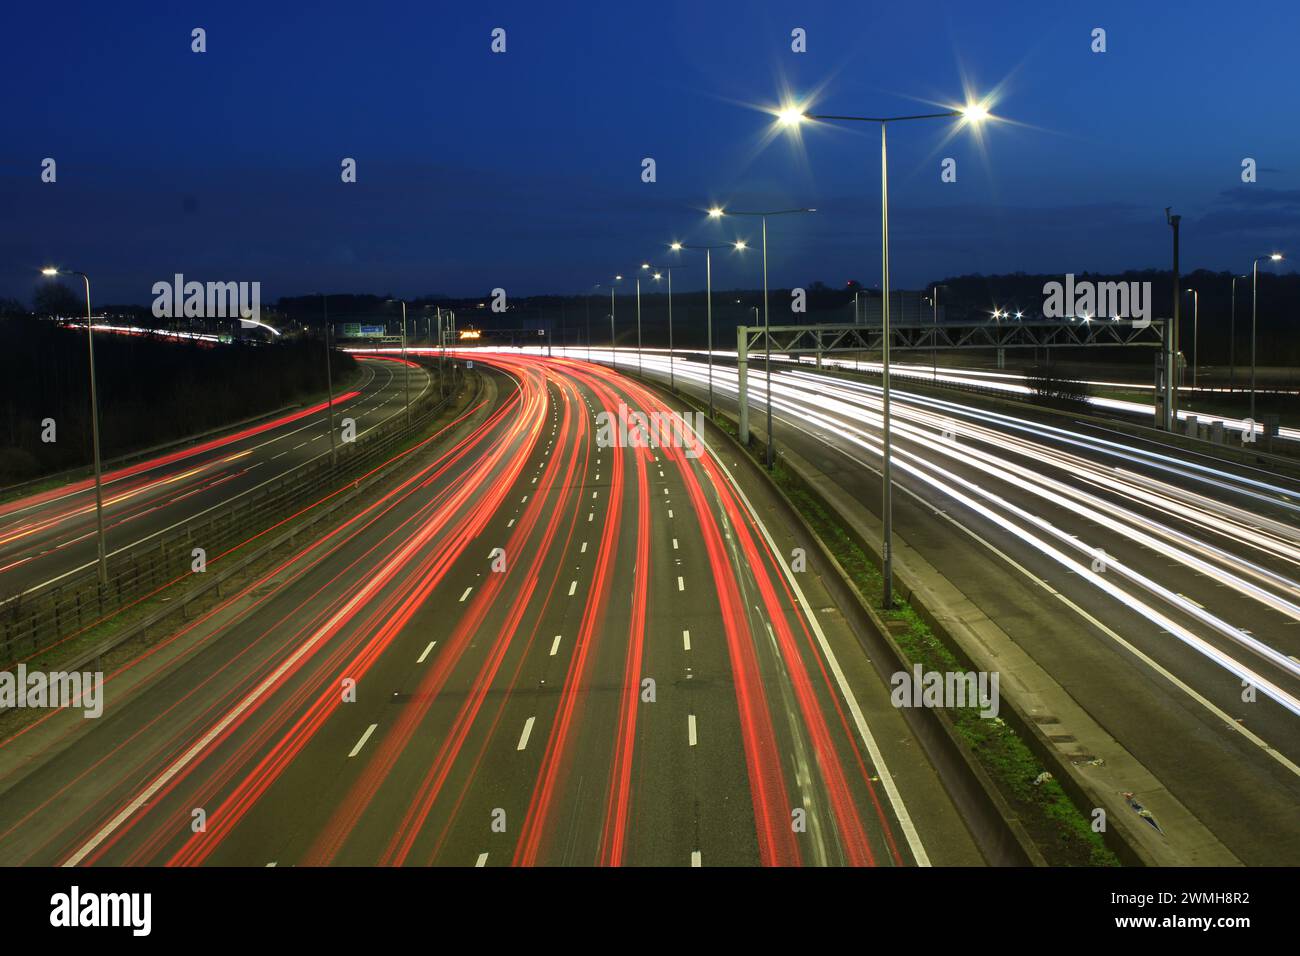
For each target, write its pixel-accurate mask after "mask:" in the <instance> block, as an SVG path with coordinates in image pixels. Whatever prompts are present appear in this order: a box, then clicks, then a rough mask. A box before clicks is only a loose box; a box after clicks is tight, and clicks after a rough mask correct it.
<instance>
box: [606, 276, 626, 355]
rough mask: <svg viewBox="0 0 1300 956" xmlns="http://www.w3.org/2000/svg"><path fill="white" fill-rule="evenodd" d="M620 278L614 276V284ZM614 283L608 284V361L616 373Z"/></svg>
mask: <svg viewBox="0 0 1300 956" xmlns="http://www.w3.org/2000/svg"><path fill="white" fill-rule="evenodd" d="M622 281H623V277H622V276H614V282H622ZM614 282H611V283H610V284H609V357H610V358H609V360H610V363H611V365H612V367H613V369H614V370H615V371H618V348H617V347H616V344H617V343H616V340H615V338H614Z"/></svg>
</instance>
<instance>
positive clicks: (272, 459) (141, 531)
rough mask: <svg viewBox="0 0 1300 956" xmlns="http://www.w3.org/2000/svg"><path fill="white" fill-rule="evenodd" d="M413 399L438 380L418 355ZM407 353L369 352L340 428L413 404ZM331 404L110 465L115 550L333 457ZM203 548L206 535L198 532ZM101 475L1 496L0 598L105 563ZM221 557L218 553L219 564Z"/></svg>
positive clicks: (338, 409) (361, 428)
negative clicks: (98, 506) (347, 421)
mask: <svg viewBox="0 0 1300 956" xmlns="http://www.w3.org/2000/svg"><path fill="white" fill-rule="evenodd" d="M410 376H411V383H410V389H411V401H412V403H414V402H415V401H416V400H417V398H418V397H419V396H421V395H423V394H424V393H425V392H427V391H428V389H429V388H430V387H431V378H430V376H429V374H428V373H427V372H426V371H425V370H424V369H423V368H420V367H419V366H415V365H414V363H412V367H411V371H410ZM405 408H406V406H405V398H404V383H403V375H402V365H401V363H400V361H398V360H396V359H391V358H385V359H376V358H363V359H361V380H360V382H359V383H358V384H357V387H356V389H355V390H353V391H349V392H345V393H342V394H340V395H339V396H337V397H336V398H335V400H334V419H335V426H336V427H338V428H341V425H340V422H341V420H342V419H343V418H353V419H355V420H356V423H357V440H358V441H365V436H366V435H367V434H368V433H369V432H370V431H372V430H373V429H375V428H377V427H379V426H380V425H383V424H384V423H385V422H388V421H390V420H392V419H393V418H394V417H395V416H397V415H400V414H403V413H404V411H405ZM328 424H329V416H328V414H327V413H326V403H325V402H320V403H319V404H316V405H312V406H311V407H308V408H304V409H301V410H299V411H296V412H292V413H289V414H286V415H283V416H280V417H278V418H276V419H274V420H271V421H267V422H263V423H261V424H258V425H255V426H252V427H250V428H245V429H242V430H240V431H237V432H235V433H233V434H230V435H224V436H221V437H219V438H215V439H212V440H210V441H203V442H200V443H199V444H197V445H194V446H192V447H188V448H184V449H181V450H179V451H175V452H171V453H168V454H163V455H160V456H158V457H156V458H153V459H150V460H148V461H143V462H139V463H136V464H133V465H129V466H127V467H124V468H120V469H117V470H114V471H110V472H107V473H105V475H104V479H103V494H104V531H105V540H106V541H107V546H108V554H109V556H110V558H111V557H112V556H113V555H116V554H129V553H131V552H132V551H133V550H135V549H137V548H150V547H154V546H156V543H157V542H156V539H157V537H158V536H159V535H160V534H162V533H164V532H165V531H167V530H169V529H171V528H173V527H176V526H177V525H180V524H182V523H183V522H185V521H187V520H190V519H193V518H197V517H200V516H202V515H205V514H209V513H212V512H215V511H217V510H219V509H221V508H223V507H225V506H228V505H230V504H231V503H232V502H236V501H238V500H239V499H240V497H241V496H244V495H248V494H249V493H251V492H254V491H256V490H257V489H259V488H262V487H264V486H265V485H267V484H269V483H271V482H273V481H275V480H277V479H279V478H282V477H284V476H286V475H288V474H291V473H292V472H293V471H295V470H296V469H299V468H302V467H304V466H306V465H309V464H311V463H312V462H316V461H320V460H322V459H325V458H328V456H329V454H330V445H329V430H328ZM194 544H195V545H196V546H199V547H202V544H203V543H202V542H201V541H198V540H196V541H195V542H194ZM96 555H97V550H96V543H95V482H94V478H93V477H92V478H87V479H83V480H81V481H78V482H76V483H74V484H70V485H66V486H63V487H59V488H56V489H51V490H49V491H44V492H41V493H39V494H35V495H31V496H29V497H26V498H21V499H16V500H13V501H8V502H4V503H3V504H0V600H9V599H12V598H13V597H15V596H18V595H25V594H31V593H36V592H39V591H42V590H44V589H46V588H50V587H54V586H56V585H59V584H61V583H63V582H66V581H69V580H70V579H73V578H75V577H76V576H77V575H78V574H79V573H82V574H84V573H85V572H86V571H88V570H92V569H93V568H94V566H95V562H96ZM215 557H216V555H213V554H209V556H208V558H209V561H210V562H211V561H212V559H214V558H215Z"/></svg>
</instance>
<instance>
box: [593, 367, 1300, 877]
mask: <svg viewBox="0 0 1300 956" xmlns="http://www.w3.org/2000/svg"><path fill="white" fill-rule="evenodd" d="M570 351H571V354H572V355H574V356H580V357H583V358H585V356H586V350H585V349H572V350H570ZM593 358H594V359H595V360H596V361H598V362H600V361H608V360H609V356H608V352H607V351H605V352H602V351H601V350H596V351H595V352H594V353H593ZM619 362H620V364H621V365H622V366H624V367H625V368H630V367H634V366H635V362H636V355H635V352H631V353H629V352H627V351H620V354H619ZM644 365H645V369H646V374H647V375H650V376H653V377H655V378H656V379H657V380H660V381H664V380H666V379H667V375H668V362H667V358H666V356H665V355H663V354H662V353H658V354H653V355H652V354H649V353H647V354H646V355H645V356H644ZM675 373H676V375H675V377H676V381H677V383H678V386H679V387H685V388H687V389H689V390H690V391H691V392H692V393H693V394H695V395H697V396H703V395H704V394H705V387H706V369H705V367H704V365H703V364H702V363H698V362H693V361H692V362H684V361H682V360H680V359H678V360H677V361H676V362H675ZM749 382H750V388H751V390H752V391H751V395H752V398H751V403H752V404H751V424H752V426H754V427H756V428H759V429H761V428H762V427H763V426H764V425H765V421H766V405H765V391H764V388H765V383H764V374H763V370H762V366H761V363H758V364H756V365H752V366H751V370H750V376H749ZM714 388H715V395H716V398H717V401H718V403H719V405H720V407H723V408H728V409H730V410H731V411H732V412H733V413H734V410H735V407H736V399H735V396H736V370H735V368H734V367H727V366H725V365H721V364H718V365H715V367H714ZM773 391H774V393H775V397H776V400H775V406H774V411H775V414H776V422H777V424H776V429H777V443H778V447H788V448H791V449H793V450H795V451H796V452H797V453H798V454H799V455H801V456H802V457H803V458H804V459H806V460H807V461H809V462H812V463H813V464H814V465H815V467H816V468H817V469H818V470H820V471H821V472H823V473H824V474H826V475H828V476H830V477H831V478H832V479H834V481H835V482H836V483H837V484H838V485H839V486H840V487H841V488H842V489H843V491H844V492H845V493H846V494H848V495H850V496H852V498H854V499H856V500H857V501H858V502H859V503H860V505H861V507H863V508H864V509H865V510H866V511H868V512H871V513H875V514H879V510H880V480H879V468H880V443H879V436H880V427H881V402H880V389H879V386H878V385H874V384H870V383H865V382H861V381H852V380H849V379H846V378H842V377H835V376H833V375H825V374H818V373H816V372H814V371H810V370H807V369H792V368H789V367H785V368H782V369H781V370H780V371H774V377H773ZM893 437H894V450H895V455H894V481H895V485H896V492H895V495H894V507H895V514H894V523H895V524H894V527H895V532H896V534H897V535H898V536H899V538H900V539H901V540H902V541H904V542H906V543H907V544H908V545H910V546H911V547H913V548H915V549H917V551H919V552H920V553H921V554H922V555H923V556H924V557H925V558H926V559H927V560H928V561H929V562H930V563H931V564H933V565H934V566H935V567H936V568H937V569H938V570H939V571H941V572H942V573H943V575H944V576H945V577H946V578H947V579H949V580H950V581H952V582H954V583H956V584H957V585H958V586H959V587H960V588H961V589H962V590H963V591H964V592H965V593H966V595H967V596H968V597H969V598H970V599H971V600H972V601H974V602H975V603H976V604H977V605H978V606H979V607H980V608H982V609H983V610H984V611H985V613H986V614H987V615H988V617H990V618H991V619H993V620H994V621H996V622H997V623H998V624H999V625H1001V626H1002V628H1003V629H1004V630H1005V631H1006V632H1007V633H1008V634H1009V635H1010V636H1011V637H1012V638H1013V639H1014V640H1015V642H1016V643H1017V644H1018V645H1020V646H1021V647H1022V648H1023V649H1025V650H1026V651H1027V652H1028V653H1029V654H1030V655H1031V656H1032V657H1033V658H1034V659H1035V660H1036V661H1037V662H1038V663H1039V664H1040V665H1041V666H1043V667H1044V668H1045V669H1046V670H1047V671H1048V672H1049V673H1050V674H1052V675H1053V676H1054V677H1055V679H1056V680H1057V681H1058V682H1059V683H1060V684H1061V685H1062V686H1063V687H1064V688H1065V689H1066V690H1067V691H1068V692H1069V693H1070V694H1071V695H1072V696H1073V697H1074V698H1075V700H1076V701H1077V702H1078V703H1080V704H1081V705H1082V706H1083V707H1084V708H1085V709H1086V710H1087V711H1088V712H1089V713H1090V714H1091V715H1092V716H1093V717H1094V718H1095V719H1096V720H1097V721H1099V722H1100V723H1101V724H1102V726H1103V727H1104V728H1105V729H1106V730H1107V731H1109V732H1110V734H1111V735H1113V736H1114V737H1115V738H1116V739H1118V740H1119V741H1121V742H1122V743H1123V744H1124V745H1126V746H1127V747H1128V749H1129V750H1130V751H1131V752H1132V753H1133V754H1134V755H1135V756H1136V757H1137V758H1138V759H1139V760H1140V761H1141V762H1142V763H1143V764H1144V765H1145V766H1147V767H1148V768H1149V769H1151V770H1152V771H1153V772H1154V773H1155V774H1156V775H1157V776H1158V777H1159V779H1160V780H1161V781H1162V782H1163V783H1164V785H1165V786H1166V787H1168V788H1169V790H1170V792H1172V793H1173V794H1174V795H1175V796H1176V797H1177V798H1178V799H1179V800H1180V801H1181V802H1182V803H1183V804H1184V805H1185V806H1186V807H1188V808H1189V809H1190V810H1191V811H1192V812H1193V814H1194V815H1195V816H1196V817H1197V818H1198V819H1200V820H1201V821H1202V822H1204V823H1205V824H1206V825H1207V826H1208V827H1209V828H1210V829H1211V830H1212V831H1213V832H1214V833H1215V834H1216V835H1217V836H1218V838H1219V839H1220V840H1221V841H1223V843H1224V844H1226V845H1227V846H1228V848H1229V849H1230V850H1231V851H1232V852H1233V853H1235V854H1236V855H1237V857H1238V858H1239V859H1241V860H1242V861H1243V862H1245V863H1248V864H1269V865H1295V864H1296V862H1297V861H1300V823H1298V822H1297V817H1296V812H1295V809H1296V807H1297V806H1300V766H1298V761H1300V734H1298V733H1297V726H1298V724H1297V717H1298V716H1300V700H1298V699H1297V695H1298V694H1300V585H1298V584H1297V580H1298V579H1300V483H1297V482H1296V481H1295V480H1293V479H1289V478H1286V477H1283V476H1281V475H1278V474H1275V473H1270V472H1269V471H1267V470H1265V469H1260V468H1252V467H1248V466H1244V465H1240V464H1235V463H1231V462H1227V461H1224V460H1222V459H1219V458H1215V457H1211V456H1210V455H1197V454H1194V453H1188V452H1184V451H1180V450H1176V449H1172V448H1170V447H1169V446H1166V445H1163V444H1161V443H1159V442H1158V441H1153V440H1146V439H1140V438H1135V437H1131V436H1129V435H1126V434H1122V433H1120V432H1117V431H1112V430H1109V429H1106V428H1104V427H1099V426H1097V425H1095V424H1088V423H1085V422H1081V421H1072V420H1070V419H1068V418H1062V417H1061V416H1052V415H1049V414H1046V413H1041V412H1036V411H1034V410H1032V409H1030V408H1026V409H1025V410H1024V411H1023V412H1008V411H1006V410H1005V409H999V410H993V409H992V408H989V407H981V405H980V402H979V400H978V399H972V398H967V397H964V396H960V395H956V396H953V397H952V398H951V399H946V398H940V397H929V396H926V395H922V394H919V393H916V392H913V391H909V390H908V387H907V385H906V383H904V382H898V383H895V388H894V393H893Z"/></svg>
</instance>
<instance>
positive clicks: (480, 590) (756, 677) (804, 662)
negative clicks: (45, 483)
mask: <svg viewBox="0 0 1300 956" xmlns="http://www.w3.org/2000/svg"><path fill="white" fill-rule="evenodd" d="M498 364H500V365H501V366H502V369H503V372H504V375H502V376H500V377H494V378H496V380H497V382H498V389H499V396H498V398H497V399H496V400H495V401H494V403H493V407H492V409H491V411H488V410H486V409H485V410H483V411H482V412H481V413H480V414H479V415H478V416H477V417H476V421H475V422H473V423H470V422H466V423H464V425H463V426H462V427H461V429H460V433H459V434H458V435H457V437H456V438H455V442H456V443H455V444H454V445H453V446H452V447H451V448H450V449H448V450H446V451H444V452H442V453H440V454H439V455H438V456H437V458H436V459H435V460H434V461H431V462H429V463H428V464H426V465H424V466H423V467H422V469H421V470H420V471H419V472H418V473H416V474H415V475H413V476H411V477H409V478H406V479H405V481H403V482H402V483H401V484H400V485H398V486H397V487H396V488H394V489H392V490H390V491H389V492H387V493H386V494H385V495H384V496H383V497H382V498H381V499H380V500H379V501H376V502H375V503H373V504H372V505H371V506H370V507H369V508H368V509H366V511H365V512H363V514H361V515H359V516H358V517H357V518H355V519H353V520H352V521H350V522H349V523H348V526H346V527H345V528H343V529H340V531H338V532H336V533H335V534H333V535H331V537H330V539H329V540H328V541H327V542H322V543H319V544H315V545H312V546H310V547H308V548H306V549H304V551H303V552H302V554H300V555H298V556H296V557H295V558H294V559H292V560H290V561H286V562H285V563H284V565H282V566H281V567H280V568H277V569H276V571H275V572H273V573H272V574H271V575H268V576H267V578H266V579H264V580H263V581H262V582H260V583H258V584H257V585H255V586H252V587H250V589H249V590H248V592H247V593H246V594H243V595H236V596H232V597H231V598H230V599H229V601H228V602H227V603H226V605H224V606H223V608H222V609H220V610H218V611H215V612H213V613H212V614H210V615H207V616H205V617H206V620H205V621H202V622H195V624H194V625H192V628H191V636H190V637H189V638H187V639H188V640H190V641H192V643H193V650H192V652H191V653H190V654H188V655H187V656H185V657H182V658H179V659H178V660H176V661H175V662H173V663H172V664H171V665H169V666H168V667H166V668H164V669H162V670H161V671H160V672H159V675H158V676H157V678H156V679H154V680H153V681H151V682H149V683H148V684H147V685H145V686H143V687H141V688H139V689H137V690H136V691H135V692H134V693H133V694H131V695H130V696H128V697H126V698H125V699H122V700H119V701H118V702H117V703H116V704H115V705H113V706H111V707H110V709H109V711H108V713H107V714H106V716H105V718H104V720H103V721H102V722H100V723H99V724H97V725H96V726H93V727H90V728H88V729H87V728H84V727H82V728H76V729H74V730H71V731H69V732H68V735H67V738H66V739H65V740H64V741H63V742H62V744H61V746H62V748H63V749H62V751H61V753H59V755H58V756H57V758H56V759H51V760H48V761H45V762H41V761H40V760H39V759H38V760H37V761H36V766H35V767H34V768H33V767H31V766H26V767H24V768H17V767H10V768H9V770H7V771H6V770H5V758H6V754H5V750H6V749H7V748H6V746H5V745H0V786H3V787H5V788H6V790H5V798H4V800H3V801H0V860H3V861H4V862H65V863H66V862H73V863H82V864H84V863H119V864H121V863H125V864H145V863H154V864H157V863H169V864H175V865H197V864H204V863H211V864H222V863H244V864H257V865H262V864H265V863H267V862H270V861H275V862H276V863H277V865H280V866H284V865H291V864H293V863H301V864H376V863H382V864H408V865H420V864H428V863H436V864H449V865H466V866H468V865H479V864H480V861H482V865H501V864H508V863H516V864H524V865H528V864H584V865H591V864H597V863H605V864H662V865H679V866H688V865H692V862H693V861H695V862H696V863H697V864H698V863H702V864H703V865H720V864H727V863H736V864H744V863H748V864H756V863H771V864H793V863H804V864H820V863H855V864H871V863H875V864H881V865H888V864H898V863H916V862H928V861H929V858H930V856H929V854H930V853H934V852H938V853H939V854H940V856H941V859H948V860H962V861H965V862H972V861H974V860H975V859H976V857H975V854H974V851H973V845H972V844H971V843H970V840H969V835H966V834H964V832H963V831H962V830H961V827H960V823H959V822H955V820H956V814H955V812H954V811H953V809H952V808H951V806H950V805H948V804H947V803H946V798H945V797H944V796H943V794H942V792H941V790H940V789H939V788H938V786H937V785H936V784H935V781H934V779H933V776H932V771H929V770H928V765H925V763H924V759H923V758H919V759H918V754H917V748H916V747H915V744H914V743H913V744H911V745H910V747H909V746H907V745H906V743H905V738H906V736H907V735H906V732H905V731H904V730H903V729H902V728H903V723H902V721H901V718H899V717H898V715H897V713H896V712H889V711H888V709H887V708H886V711H885V713H884V715H883V717H882V718H880V719H881V721H882V723H883V724H884V725H887V726H888V732H887V733H886V734H885V736H884V738H882V739H883V740H887V741H888V746H889V747H890V748H891V749H892V753H893V754H894V757H891V758H889V759H890V760H893V759H897V760H900V761H902V762H904V763H906V764H907V767H906V770H905V776H907V777H909V778H912V777H915V776H916V775H917V774H920V775H922V776H925V775H926V774H927V773H928V774H929V777H928V783H929V786H928V787H925V788H918V790H920V791H921V792H912V793H910V794H901V793H899V792H898V790H897V788H895V787H892V786H890V787H885V786H884V784H883V783H882V781H883V780H889V781H890V782H891V784H892V781H893V777H892V776H890V770H889V767H888V766H886V765H885V764H886V762H887V761H886V758H884V757H879V759H877V757H875V756H872V753H873V750H874V748H875V747H876V743H875V741H874V740H872V741H871V742H870V743H868V742H867V741H866V740H865V739H863V737H862V735H861V729H862V728H861V727H860V726H858V725H857V724H856V722H855V720H854V718H853V717H852V716H851V714H853V713H856V712H857V710H858V705H857V701H856V700H846V699H845V692H846V691H847V694H848V695H849V696H852V697H856V696H857V695H858V694H861V693H872V694H874V695H876V696H877V698H879V697H880V696H881V695H883V693H884V691H883V689H882V688H883V685H881V684H880V683H879V681H878V679H876V680H875V681H874V684H875V686H874V687H867V686H865V685H862V686H858V685H855V686H854V687H853V688H852V689H849V688H848V685H847V684H844V683H842V682H837V681H836V680H835V679H834V678H833V677H832V676H831V675H832V673H838V672H839V669H840V664H839V661H838V659H837V658H836V657H835V653H836V652H832V651H831V650H830V644H829V643H828V642H827V641H826V640H825V635H824V634H823V633H822V625H821V624H818V623H816V622H815V621H810V617H812V616H813V614H814V611H813V609H812V606H811V605H810V603H809V601H808V599H807V598H803V599H800V598H799V597H798V596H797V595H796V593H795V592H796V591H797V590H798V585H796V584H793V583H792V582H791V580H790V579H789V576H788V571H787V569H786V568H784V567H783V566H782V565H783V563H784V562H783V561H782V560H781V559H780V556H779V555H778V554H777V553H776V552H775V551H774V550H773V545H772V541H773V538H772V537H771V533H770V532H769V531H768V530H767V529H766V528H765V527H764V526H763V525H762V524H761V523H760V522H759V520H758V519H757V517H756V514H755V512H754V511H753V509H752V507H751V506H750V505H749V504H748V503H747V501H746V499H745V497H744V495H743V493H741V492H740V490H739V488H738V486H735V485H733V484H732V482H731V479H730V478H729V477H728V475H727V474H726V469H725V467H724V465H723V464H722V463H721V462H719V461H718V460H716V457H715V455H714V454H713V453H712V452H710V451H707V450H704V449H699V448H698V447H697V448H696V449H695V450H696V451H702V454H700V455H699V457H694V456H693V455H688V454H686V452H687V449H683V448H644V447H627V448H618V447H615V448H610V447H601V443H600V442H599V441H598V432H599V428H598V422H597V419H596V415H597V414H598V413H599V412H602V411H616V410H617V407H618V404H619V403H620V402H622V403H624V404H626V405H627V406H628V407H631V408H634V409H637V408H639V409H657V408H661V407H662V403H661V400H659V399H658V398H657V397H656V396H654V395H653V394H651V393H649V392H647V391H646V390H645V389H643V388H642V387H641V386H639V385H637V384H635V383H633V382H629V381H628V380H626V379H623V378H622V377H621V376H611V375H610V374H609V373H608V372H606V371H604V370H600V369H592V368H590V367H584V366H581V365H578V364H577V363H566V362H551V363H544V362H539V361H536V360H525V361H522V362H520V361H517V360H508V359H507V360H502V361H501V362H499V363H498ZM471 426H472V427H471ZM596 476H599V478H597V477H596ZM670 515H671V516H670ZM804 586H806V587H814V588H816V587H819V585H817V584H816V583H815V582H814V581H812V580H808V581H806V582H805V584H804ZM466 592H468V594H466ZM570 592H572V593H570ZM463 595H464V596H465V597H464V600H463V601H462V600H460V598H461V597H462V596H463ZM823 600H824V598H823ZM834 627H839V625H834V624H827V625H826V628H828V629H830V628H834ZM686 631H689V632H690V636H689V649H688V646H687V644H688V641H687V638H686V636H685V634H684V632H686ZM833 637H834V639H835V641H836V642H837V646H838V647H839V651H838V653H839V654H846V653H850V650H849V649H850V648H851V649H852V650H851V652H852V653H854V654H856V655H858V656H859V657H860V652H859V651H857V648H856V645H855V644H854V641H853V637H852V634H851V632H847V629H841V630H840V631H838V632H837V633H836V634H835V635H833ZM819 638H820V639H819ZM557 639H558V643H557ZM862 663H863V662H862V661H861V660H857V659H855V660H850V661H848V662H847V667H848V668H849V669H852V670H853V672H854V673H855V675H860V674H861V673H863V671H862V670H861V666H862ZM647 680H652V681H653V686H651V685H649V684H647V683H646V682H647ZM350 681H355V684H350V683H349V682H350ZM110 699H111V698H110ZM876 703H879V700H877V701H876ZM876 753H877V754H878V751H877V752H876ZM350 754H352V756H349V755H350ZM196 810H202V811H203V814H202V817H203V820H204V827H203V829H202V831H201V832H194V820H195V819H196V813H195V811H196ZM913 814H919V818H921V819H925V820H929V819H932V818H933V819H937V818H943V819H944V820H945V821H946V822H947V827H948V828H947V829H945V831H944V833H945V841H944V842H945V844H946V845H945V846H941V847H937V848H936V847H931V848H929V852H927V850H926V847H925V844H924V836H923V834H921V833H918V828H917V827H916V826H915V824H914V821H913ZM921 829H922V830H923V829H924V827H922V828H921ZM483 854H487V856H486V858H484V856H483Z"/></svg>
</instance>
